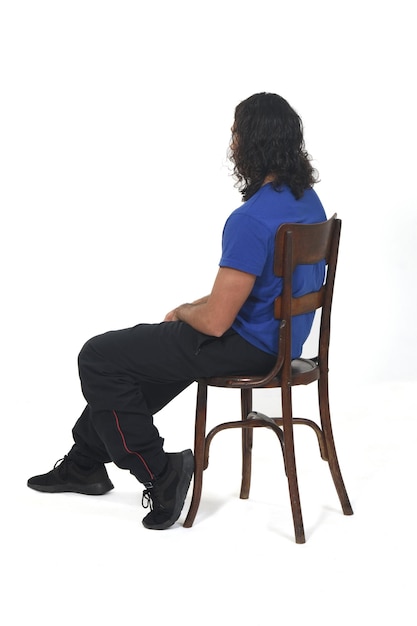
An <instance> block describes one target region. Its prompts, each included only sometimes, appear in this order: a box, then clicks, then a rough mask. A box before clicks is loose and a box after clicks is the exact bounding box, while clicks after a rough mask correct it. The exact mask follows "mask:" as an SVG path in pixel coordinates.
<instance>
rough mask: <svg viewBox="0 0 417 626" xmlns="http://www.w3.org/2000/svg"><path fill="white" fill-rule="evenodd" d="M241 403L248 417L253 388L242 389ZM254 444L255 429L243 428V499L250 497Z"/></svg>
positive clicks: (241, 490) (244, 415) (241, 495)
mask: <svg viewBox="0 0 417 626" xmlns="http://www.w3.org/2000/svg"><path fill="white" fill-rule="evenodd" d="M240 393H241V397H240V405H241V414H242V420H246V419H247V418H248V415H249V413H250V412H251V411H252V389H241V391H240ZM252 444H253V429H252V428H242V483H241V487H240V497H241V498H242V499H243V500H246V499H247V498H249V491H250V483H251V474H252Z"/></svg>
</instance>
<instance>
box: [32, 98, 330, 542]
mask: <svg viewBox="0 0 417 626" xmlns="http://www.w3.org/2000/svg"><path fill="white" fill-rule="evenodd" d="M230 158H231V160H232V162H233V163H234V174H235V176H236V178H237V185H238V186H239V189H240V191H241V193H242V196H243V200H244V203H243V204H242V206H241V207H239V208H238V209H237V210H235V211H234V212H233V213H232V214H231V215H230V217H229V218H228V220H227V222H226V224H225V227H224V231H223V242H222V256H221V260H220V264H219V266H220V267H219V270H218V274H217V277H216V279H215V282H214V285H213V288H212V290H211V292H210V294H209V295H208V296H206V297H204V298H201V299H200V300H197V301H195V302H193V303H190V304H182V305H180V306H178V307H177V308H175V309H173V310H172V311H170V312H169V313H168V314H167V315H166V317H165V320H164V321H163V322H162V323H159V324H139V325H138V326H135V327H133V328H128V329H125V330H120V331H113V332H109V333H105V334H104V335H100V336H98V337H94V338H93V339H90V341H88V342H87V343H86V344H85V346H84V347H83V348H82V350H81V353H80V356H79V371H80V379H81V385H82V390H83V394H84V397H85V398H86V400H87V403H88V404H87V406H86V408H85V410H84V412H83V413H82V415H81V417H80V418H79V419H78V421H77V422H76V424H75V426H74V428H73V438H74V445H73V447H72V448H71V450H70V451H69V453H68V454H67V455H66V456H65V457H64V459H61V460H60V461H59V462H57V464H56V465H55V467H54V468H53V469H52V470H51V471H50V472H48V473H47V474H43V475H40V476H34V477H33V478H30V479H29V481H28V486H29V487H31V488H32V489H36V490H38V491H44V492H50V493H57V492H65V491H74V492H77V493H84V494H88V495H100V494H104V493H106V492H107V491H109V490H110V489H113V485H112V483H111V481H110V479H109V477H108V474H107V471H106V469H105V466H104V464H105V463H108V462H110V461H113V462H114V463H116V465H118V466H119V467H121V468H124V469H128V470H129V471H130V472H131V473H132V474H133V476H135V477H136V478H137V479H138V480H139V481H140V482H141V483H143V484H144V486H145V490H144V498H143V504H144V506H145V507H146V506H149V507H150V511H149V513H148V514H147V515H146V516H145V517H144V519H143V525H144V526H145V527H146V528H151V529H159V530H161V529H165V528H168V527H170V526H172V525H173V524H174V523H175V522H176V520H177V519H178V517H179V516H180V513H181V510H182V508H183V505H184V500H185V497H186V494H187V491H188V488H189V485H190V481H191V477H192V473H193V455H192V452H191V450H185V451H183V452H180V453H166V452H165V451H164V449H163V439H162V438H161V437H160V436H159V432H158V430H157V429H156V427H155V425H154V422H153V415H154V414H155V413H156V412H157V411H159V410H160V409H161V408H162V407H164V406H165V405H166V404H168V402H170V401H171V400H172V399H173V398H174V397H175V396H177V395H178V394H179V393H180V392H181V391H183V390H184V389H185V388H186V387H187V386H188V385H190V384H191V383H192V382H193V381H195V380H196V379H197V378H200V377H207V376H223V375H227V374H239V373H242V372H245V373H248V374H254V375H256V374H263V373H266V372H267V371H268V370H269V369H270V368H271V367H272V365H273V363H274V362H275V358H276V351H277V345H278V325H279V322H278V321H277V320H275V319H274V316H273V302H274V299H275V297H276V296H277V295H279V293H280V289H281V279H279V278H277V277H276V276H275V275H274V273H273V253H274V239H275V233H276V231H277V228H278V227H279V226H280V224H282V223H286V222H300V223H314V222H321V221H324V220H325V219H326V216H325V213H324V210H323V207H322V205H321V203H320V200H319V198H318V196H317V195H316V193H315V191H314V190H313V188H312V187H313V184H314V183H315V182H316V172H315V170H314V169H313V168H312V166H311V163H310V159H309V156H308V154H307V152H306V151H305V148H304V139H303V127H302V122H301V119H300V118H299V116H298V115H297V113H296V112H295V111H294V110H293V109H292V108H291V107H290V105H289V104H288V102H286V100H284V99H283V98H281V97H280V96H278V95H276V94H270V93H259V94H255V95H253V96H251V97H250V98H248V99H247V100H244V101H243V102H241V103H240V104H239V105H238V106H237V107H236V111H235V119H234V123H233V127H232V141H231V145H230ZM323 278H324V268H323V265H317V266H316V265H314V266H300V267H298V268H297V269H296V271H295V275H294V294H295V295H302V294H303V293H307V292H310V291H317V290H318V289H319V288H320V287H321V285H322V283H323ZM312 321H313V315H312V314H307V315H300V316H297V317H295V318H294V320H293V325H292V335H293V336H292V347H293V357H294V358H295V357H298V356H299V355H300V354H301V350H302V345H303V343H304V341H305V340H306V338H307V336H308V334H309V332H310V330H311V325H312Z"/></svg>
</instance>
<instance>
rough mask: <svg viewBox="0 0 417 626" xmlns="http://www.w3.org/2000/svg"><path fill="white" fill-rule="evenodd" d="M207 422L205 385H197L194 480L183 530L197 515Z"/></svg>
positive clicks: (189, 526)
mask: <svg viewBox="0 0 417 626" xmlns="http://www.w3.org/2000/svg"><path fill="white" fill-rule="evenodd" d="M206 420H207V385H205V384H204V383H201V382H199V383H198V389H197V407H196V419H195V434H194V480H193V495H192V498H191V504H190V508H189V510H188V514H187V517H186V519H185V522H184V526H185V528H191V526H192V525H193V523H194V520H195V517H196V515H197V511H198V507H199V505H200V500H201V491H202V488H203V472H204V469H205V468H204V454H205V437H206Z"/></svg>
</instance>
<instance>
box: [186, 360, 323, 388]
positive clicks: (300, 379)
mask: <svg viewBox="0 0 417 626" xmlns="http://www.w3.org/2000/svg"><path fill="white" fill-rule="evenodd" d="M291 375H292V380H291V384H292V385H308V384H310V383H312V382H314V381H315V380H318V379H319V378H320V368H319V366H318V364H317V363H316V361H315V360H313V359H294V360H293V361H292V362H291ZM264 378H265V377H264V376H244V375H235V376H213V377H211V378H204V379H200V380H199V381H198V382H204V383H205V384H206V385H210V386H211V387H229V388H231V387H236V388H239V389H240V388H242V387H243V388H250V387H258V386H261V387H264V388H269V387H281V377H280V376H275V377H274V378H272V380H270V381H269V382H268V383H266V384H261V385H260V384H259V383H262V381H263V380H264Z"/></svg>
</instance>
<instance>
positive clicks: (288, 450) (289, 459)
mask: <svg viewBox="0 0 417 626" xmlns="http://www.w3.org/2000/svg"><path fill="white" fill-rule="evenodd" d="M281 397H282V420H283V432H284V451H285V467H286V472H287V479H288V488H289V492H290V500H291V510H292V517H293V522H294V532H295V541H296V543H305V534H304V524H303V516H302V513H301V503H300V493H299V490H298V479H297V468H296V464H295V451H294V432H293V424H292V400H291V388H290V387H289V386H287V385H283V386H282V388H281Z"/></svg>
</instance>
